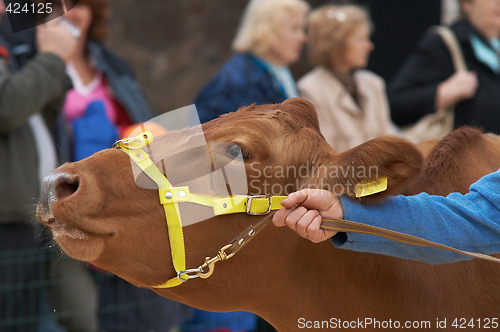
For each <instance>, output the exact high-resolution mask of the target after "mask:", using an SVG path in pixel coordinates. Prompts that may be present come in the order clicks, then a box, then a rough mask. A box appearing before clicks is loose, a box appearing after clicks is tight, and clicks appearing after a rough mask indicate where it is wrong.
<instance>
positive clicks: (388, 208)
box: [332, 170, 500, 264]
mask: <svg viewBox="0 0 500 332" xmlns="http://www.w3.org/2000/svg"><path fill="white" fill-rule="evenodd" d="M499 189H500V170H498V171H496V172H495V173H492V174H489V175H487V176H485V177H483V178H482V179H480V180H479V181H478V182H476V183H474V184H473V185H472V186H471V187H470V192H469V193H468V194H466V195H462V194H459V193H452V194H450V195H449V196H447V197H441V196H431V195H428V194H425V193H422V194H419V195H416V196H408V197H406V196H397V197H392V198H390V199H388V200H387V201H386V202H384V203H382V204H380V205H374V206H369V205H361V204H359V203H357V202H356V201H353V200H351V199H349V198H347V197H341V201H342V207H343V209H344V218H345V219H347V220H352V221H357V222H361V223H365V224H369V225H373V226H377V227H382V228H386V229H389V230H393V231H397V232H402V233H406V234H410V235H414V236H417V237H421V238H424V239H426V240H429V241H433V242H437V243H441V244H444V245H448V246H451V247H455V248H457V249H460V250H465V251H473V252H479V253H484V254H493V253H500V190H499ZM332 240H333V243H334V244H335V246H336V247H338V248H342V249H350V250H355V251H362V252H371V253H378V254H384V255H389V256H395V257H400V258H407V259H413V260H420V261H424V262H427V263H430V264H439V263H451V262H455V261H459V260H466V259H470V258H469V257H468V256H464V255H460V254H456V253H452V252H448V251H444V250H439V249H433V248H425V247H418V246H411V245H406V244H401V243H398V242H394V241H392V240H389V239H386V238H382V237H377V236H373V235H366V234H357V233H348V234H347V236H346V234H345V233H339V234H337V235H336V236H334V237H333V238H332Z"/></svg>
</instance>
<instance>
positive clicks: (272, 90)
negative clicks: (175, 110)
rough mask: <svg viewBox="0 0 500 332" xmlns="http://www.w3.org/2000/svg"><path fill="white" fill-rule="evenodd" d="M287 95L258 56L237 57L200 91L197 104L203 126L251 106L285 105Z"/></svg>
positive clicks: (196, 100) (242, 55)
mask: <svg viewBox="0 0 500 332" xmlns="http://www.w3.org/2000/svg"><path fill="white" fill-rule="evenodd" d="M285 99H286V98H285V94H284V92H283V90H282V88H281V86H280V84H279V83H278V82H277V81H276V80H275V79H274V77H273V76H272V74H271V73H270V72H269V70H268V69H267V67H266V66H265V65H264V64H263V63H262V62H261V60H259V59H257V58H256V57H255V56H253V55H251V54H249V53H245V54H241V53H236V54H234V55H233V56H232V57H231V59H229V61H228V62H226V63H225V64H224V65H223V66H222V68H221V69H220V70H219V71H218V72H217V74H215V77H213V78H212V80H211V81H210V82H209V83H208V84H207V85H206V86H205V87H204V88H203V89H202V90H201V91H200V93H199V94H198V96H197V97H196V99H195V101H194V103H195V104H196V108H197V110H198V114H199V116H200V121H201V123H204V122H207V121H210V120H212V119H215V118H217V117H219V116H220V115H222V114H225V113H229V112H234V111H236V110H237V109H238V108H239V107H241V106H247V105H251V104H254V103H255V104H272V103H281V102H282V101H283V100H285Z"/></svg>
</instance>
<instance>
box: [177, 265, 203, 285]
mask: <svg viewBox="0 0 500 332" xmlns="http://www.w3.org/2000/svg"><path fill="white" fill-rule="evenodd" d="M202 272H203V270H202V269H200V268H198V269H189V270H185V271H178V272H177V279H179V280H180V281H182V282H186V281H188V280H190V279H196V278H198V277H199V275H198V274H199V273H202ZM191 273H194V274H191ZM183 275H187V277H188V278H187V279H182V278H181V277H182V276H183Z"/></svg>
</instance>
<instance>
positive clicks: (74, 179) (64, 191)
mask: <svg viewBox="0 0 500 332" xmlns="http://www.w3.org/2000/svg"><path fill="white" fill-rule="evenodd" d="M54 182H55V183H54V186H55V194H56V198H57V199H63V198H65V197H68V196H71V195H73V194H74V193H75V192H76V191H77V190H78V187H79V185H80V178H79V177H78V175H74V174H62V175H60V176H59V177H57V178H56V179H55V181H54Z"/></svg>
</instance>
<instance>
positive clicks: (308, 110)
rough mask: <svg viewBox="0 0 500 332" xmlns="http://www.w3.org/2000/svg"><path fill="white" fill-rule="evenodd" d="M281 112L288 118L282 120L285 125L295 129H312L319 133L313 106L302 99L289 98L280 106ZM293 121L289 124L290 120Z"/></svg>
mask: <svg viewBox="0 0 500 332" xmlns="http://www.w3.org/2000/svg"><path fill="white" fill-rule="evenodd" d="M280 109H281V111H283V112H284V113H285V114H286V115H287V116H288V117H287V118H286V119H283V120H284V121H286V123H288V124H290V125H292V124H293V127H295V128H297V129H298V128H304V127H306V128H313V129H314V130H317V131H318V132H319V121H318V113H316V109H315V108H314V105H313V104H311V103H310V102H309V101H307V100H306V99H303V98H290V99H287V100H285V101H284V102H283V103H282V104H281V105H280ZM291 119H293V121H292V122H291V121H290V120H291Z"/></svg>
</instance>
